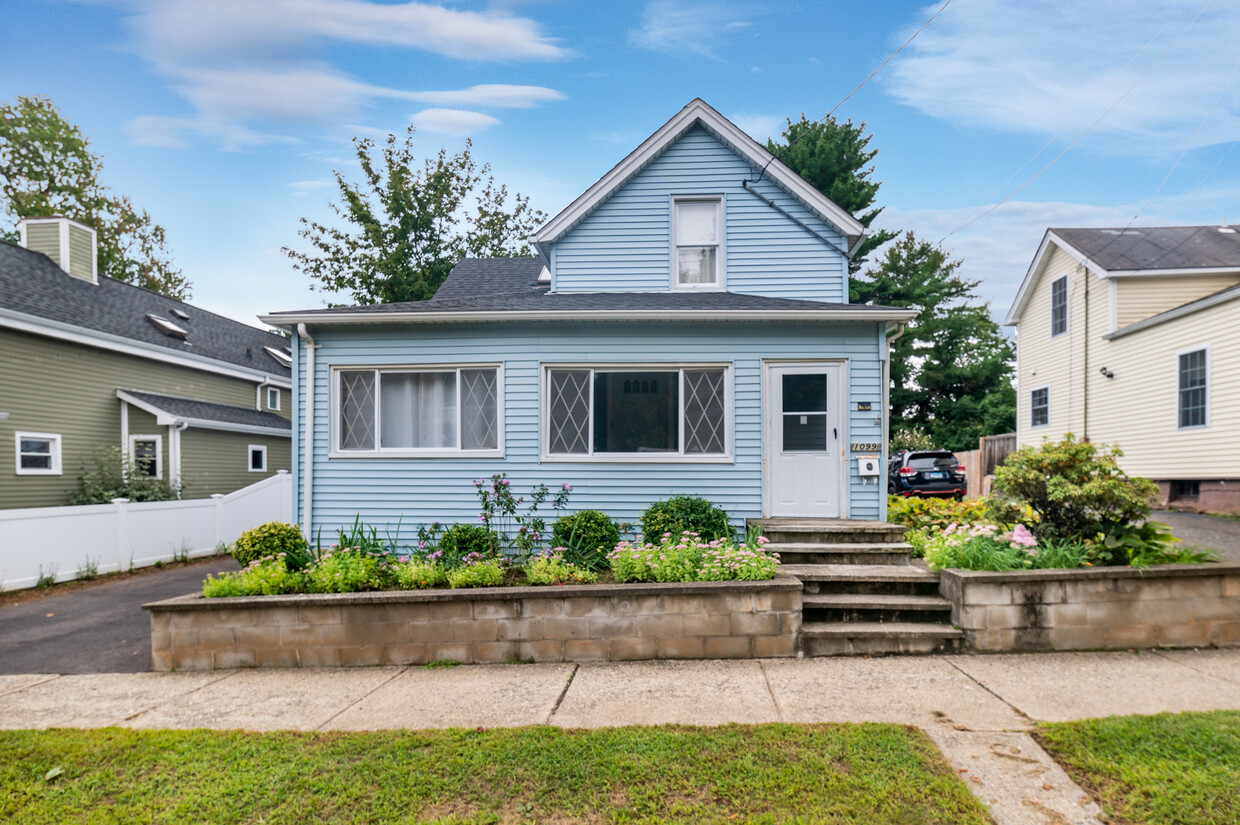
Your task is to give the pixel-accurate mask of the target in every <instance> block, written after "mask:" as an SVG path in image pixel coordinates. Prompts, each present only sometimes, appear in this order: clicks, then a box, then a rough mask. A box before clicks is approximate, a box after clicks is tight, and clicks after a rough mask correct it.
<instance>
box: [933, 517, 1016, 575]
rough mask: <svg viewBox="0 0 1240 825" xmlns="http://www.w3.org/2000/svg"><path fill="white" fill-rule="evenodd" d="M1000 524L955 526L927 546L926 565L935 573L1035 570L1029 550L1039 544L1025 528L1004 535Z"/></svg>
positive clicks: (934, 537)
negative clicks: (939, 571) (936, 571)
mask: <svg viewBox="0 0 1240 825" xmlns="http://www.w3.org/2000/svg"><path fill="white" fill-rule="evenodd" d="M1002 530H1003V528H1001V527H1000V526H999V525H997V524H972V525H968V526H964V525H961V526H957V525H952V526H950V527H948V528H947V529H946V530H944V531H943V532H942V533H939V534H938V535H936V536H933V537H931V538H930V539H929V540H928V541H927V542H926V546H925V551H926V564H928V565H930V567H931V568H933V569H935V570H946V569H954V570H989V571H994V572H1003V571H1005V570H1022V569H1026V568H1029V567H1032V566H1033V559H1032V558H1031V557H1030V555H1029V553H1028V552H1026V549H1027V548H1029V547H1033V546H1034V545H1035V544H1036V541H1035V540H1034V539H1033V536H1032V534H1031V533H1029V531H1028V530H1025V529H1024V528H1019V532H1017V531H1013V532H1012V533H1006V534H1005V533H1003V532H1002Z"/></svg>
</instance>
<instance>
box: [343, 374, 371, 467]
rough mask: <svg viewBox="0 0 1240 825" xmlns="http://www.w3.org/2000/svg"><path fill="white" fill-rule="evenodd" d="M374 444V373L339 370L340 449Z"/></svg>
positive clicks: (365, 446) (367, 446)
mask: <svg viewBox="0 0 1240 825" xmlns="http://www.w3.org/2000/svg"><path fill="white" fill-rule="evenodd" d="M374 448H375V374H374V372H373V371H371V370H366V371H365V372H353V371H351V372H342V373H340V449H342V450H373V449H374Z"/></svg>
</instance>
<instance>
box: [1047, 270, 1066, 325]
mask: <svg viewBox="0 0 1240 825" xmlns="http://www.w3.org/2000/svg"><path fill="white" fill-rule="evenodd" d="M1067 331H1068V276H1067V275H1064V276H1063V277H1061V278H1056V279H1055V280H1054V281H1052V282H1051V337H1052V338H1054V337H1055V336H1056V335H1063V334H1064V333H1065V332H1067Z"/></svg>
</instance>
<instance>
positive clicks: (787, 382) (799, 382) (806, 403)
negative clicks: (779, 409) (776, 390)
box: [783, 373, 827, 412]
mask: <svg viewBox="0 0 1240 825" xmlns="http://www.w3.org/2000/svg"><path fill="white" fill-rule="evenodd" d="M783 403H784V406H783V410H784V412H826V411H827V376H826V375H823V374H821V373H819V374H817V375H785V376H783Z"/></svg>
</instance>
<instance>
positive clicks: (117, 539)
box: [0, 470, 293, 590]
mask: <svg viewBox="0 0 1240 825" xmlns="http://www.w3.org/2000/svg"><path fill="white" fill-rule="evenodd" d="M292 517H293V481H292V476H290V475H289V474H288V472H287V471H285V470H280V471H279V472H278V473H277V474H276V475H274V476H272V477H271V478H267V479H263V480H262V481H260V482H258V483H257V484H251V485H250V486H248V487H242V488H241V489H240V490H234V491H233V492H231V493H228V494H227V495H219V494H217V495H213V496H211V497H210V498H202V499H186V500H181V501H144V502H131V501H129V500H128V499H124V498H118V499H113V501H112V503H111V504H87V505H83V506H75V507H36V508H30V509H22V510H0V587H3V588H4V589H6V590H20V589H22V588H25V587H34V586H35V585H36V584H38V583H39V580H40V579H49V578H50V579H53V580H55V581H58V582H60V581H70V580H72V579H76V578H78V577H79V576H80V574H82V573H84V572H86V571H87V570H93V572H95V573H112V572H116V571H118V570H129V569H130V568H135V567H148V566H150V565H153V564H155V563H156V562H168V561H173V560H174V559H175V558H177V557H183V558H193V557H195V556H206V555H210V554H211V553H214V552H215V548H216V547H218V546H219V545H220V544H221V543H223V544H231V543H232V542H233V541H236V539H237V537H238V536H240V535H241V534H242V533H243V532H245V531H246V530H248V529H250V528H251V527H257V526H258V525H260V524H264V523H266V522H268V521H292Z"/></svg>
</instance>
